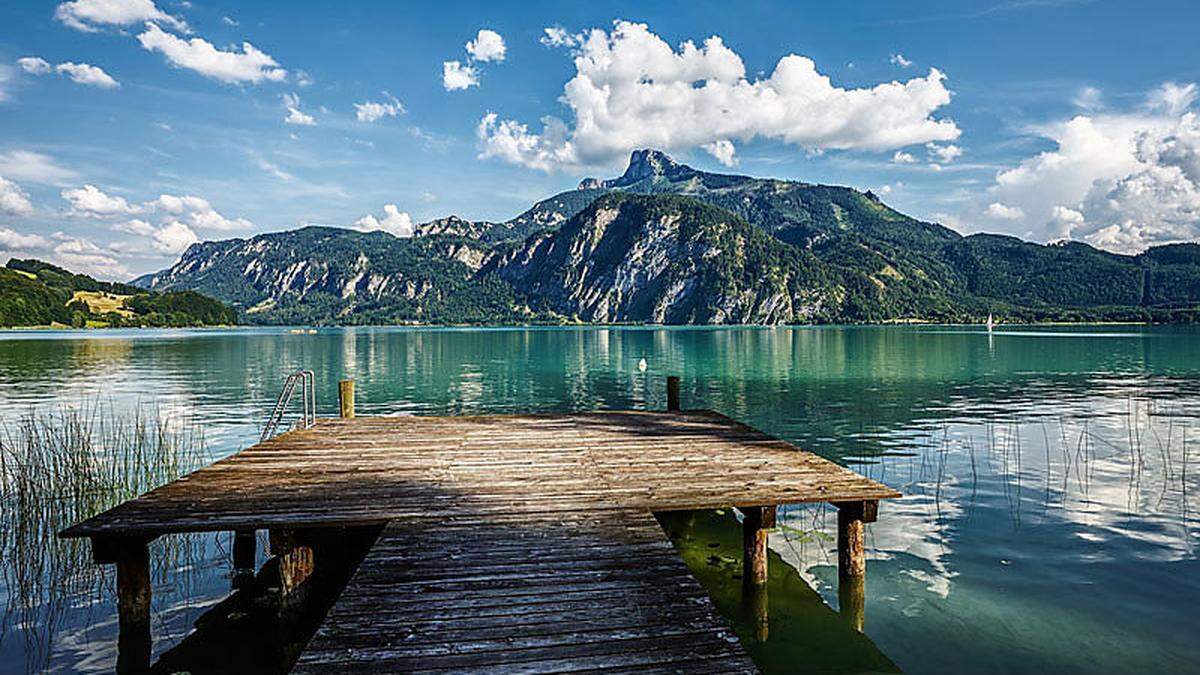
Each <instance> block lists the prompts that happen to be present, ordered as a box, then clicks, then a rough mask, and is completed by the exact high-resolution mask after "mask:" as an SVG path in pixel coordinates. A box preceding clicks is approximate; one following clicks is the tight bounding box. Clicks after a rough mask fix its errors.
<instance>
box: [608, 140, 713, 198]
mask: <svg viewBox="0 0 1200 675" xmlns="http://www.w3.org/2000/svg"><path fill="white" fill-rule="evenodd" d="M694 173H696V171H695V170H694V169H692V168H691V167H690V166H687V165H685V164H680V163H678V162H676V161H675V160H673V159H671V158H670V157H669V156H667V154H666V153H664V152H662V151H661V150H652V149H650V148H643V149H641V150H634V151H633V153H632V154H631V155H630V156H629V166H628V167H626V168H625V173H623V174H621V177H620V178H615V179H612V180H606V181H604V187H608V188H618V187H626V186H629V185H633V184H635V183H638V182H640V181H643V180H646V179H654V178H668V179H678V178H680V177H683V176H685V175H687V174H694Z"/></svg>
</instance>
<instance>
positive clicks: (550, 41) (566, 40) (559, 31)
mask: <svg viewBox="0 0 1200 675" xmlns="http://www.w3.org/2000/svg"><path fill="white" fill-rule="evenodd" d="M542 32H544V33H545V35H543V36H542V37H541V39H540V40H538V41H539V42H541V43H542V44H544V45H546V46H547V47H575V46H577V45H578V44H579V40H580V36H577V35H572V34H570V33H568V32H567V31H566V29H564V28H563V27H562V26H550V27H549V28H543V29H542Z"/></svg>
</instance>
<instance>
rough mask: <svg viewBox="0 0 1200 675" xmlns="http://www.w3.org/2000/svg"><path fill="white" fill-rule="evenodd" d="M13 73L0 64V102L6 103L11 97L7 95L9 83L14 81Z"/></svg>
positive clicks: (10, 69)
mask: <svg viewBox="0 0 1200 675" xmlns="http://www.w3.org/2000/svg"><path fill="white" fill-rule="evenodd" d="M14 72H15V71H14V70H13V69H12V68H10V67H9V66H7V65H5V64H3V63H0V101H7V100H8V99H9V98H10V97H11V96H12V94H11V93H9V83H11V82H12V81H13V79H14V78H13V73H14Z"/></svg>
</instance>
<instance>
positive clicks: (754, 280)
mask: <svg viewBox="0 0 1200 675" xmlns="http://www.w3.org/2000/svg"><path fill="white" fill-rule="evenodd" d="M483 271H484V272H485V273H494V274H496V275H498V276H499V277H500V278H502V279H504V280H505V281H507V282H508V283H510V284H511V285H512V286H514V287H515V288H520V289H522V290H523V291H524V292H525V293H526V294H528V295H529V296H530V297H535V298H538V299H540V300H541V301H542V302H543V303H544V308H545V309H546V310H548V311H550V312H553V313H554V314H557V315H561V316H565V317H572V318H577V319H579V320H582V321H587V322H597V323H614V322H626V321H633V322H653V323H667V324H728V323H743V324H774V323H787V322H803V321H810V320H813V319H814V318H817V317H818V315H820V314H821V313H822V312H827V311H829V310H830V309H831V308H832V307H833V306H834V305H836V302H835V301H834V298H835V297H836V295H837V289H836V288H835V287H834V285H833V284H831V283H830V281H829V279H828V278H827V275H826V274H825V271H824V270H823V269H822V266H821V265H820V264H819V263H818V262H817V261H816V260H815V259H813V258H812V256H811V255H809V254H806V253H804V252H801V251H797V250H795V249H793V248H792V247H788V246H786V245H784V244H782V243H780V242H777V241H775V240H772V239H771V238H770V237H768V236H766V235H764V234H763V233H762V232H760V231H758V230H757V229H755V228H754V227H752V226H750V225H748V224H747V223H746V222H745V221H743V220H741V219H740V218H738V217H736V216H734V215H733V214H731V213H729V212H728V211H724V210H721V209H718V208H715V207H712V206H710V205H707V204H703V203H701V202H697V201H695V200H692V199H687V198H680V197H647V196H634V195H625V194H611V195H607V196H604V197H601V198H600V199H598V200H596V201H595V202H594V203H593V204H592V205H591V206H589V207H588V208H587V209H585V210H583V211H582V212H580V213H579V214H577V215H576V216H575V217H573V218H571V219H570V220H568V221H567V222H566V223H564V224H563V225H562V227H560V228H558V229H555V230H553V231H548V232H544V233H541V234H538V235H534V236H532V237H530V238H529V239H527V240H526V241H525V242H524V243H523V244H522V245H521V246H519V247H516V248H513V249H512V250H510V251H507V252H505V253H502V254H498V255H497V256H496V257H495V258H494V259H493V260H492V261H491V262H489V264H488V266H487V267H486V268H485V269H484V270H483Z"/></svg>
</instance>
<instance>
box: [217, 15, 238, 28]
mask: <svg viewBox="0 0 1200 675" xmlns="http://www.w3.org/2000/svg"><path fill="white" fill-rule="evenodd" d="M221 23H223V24H225V25H226V26H237V25H239V24H238V22H237V19H234V18H231V17H228V16H223V17H221Z"/></svg>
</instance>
